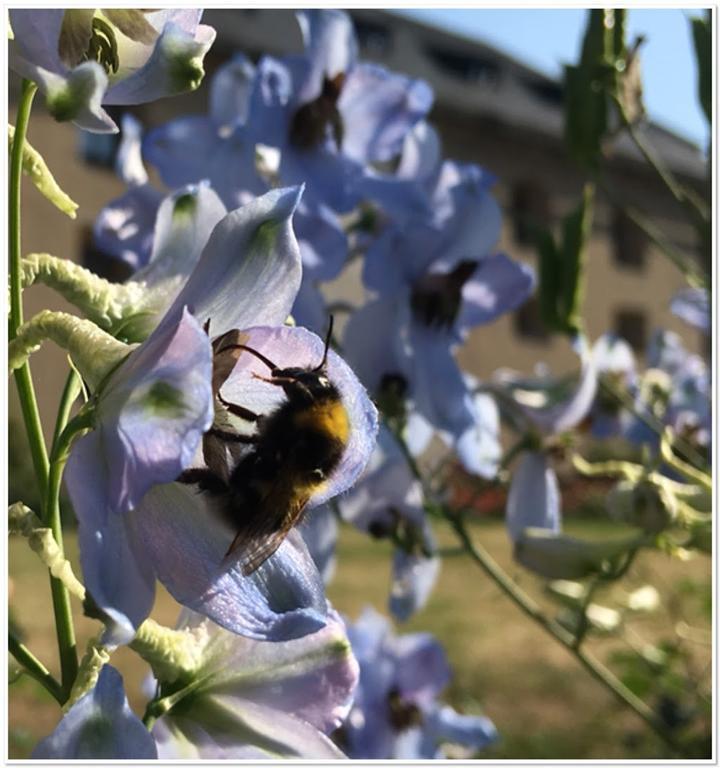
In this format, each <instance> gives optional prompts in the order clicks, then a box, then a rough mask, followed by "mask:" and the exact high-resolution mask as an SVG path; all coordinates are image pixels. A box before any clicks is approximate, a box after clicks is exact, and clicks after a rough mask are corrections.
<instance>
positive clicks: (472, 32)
mask: <svg viewBox="0 0 720 768" xmlns="http://www.w3.org/2000/svg"><path fill="white" fill-rule="evenodd" d="M396 12H397V13H403V14H408V15H410V16H412V17H414V18H416V19H418V20H420V21H424V22H426V23H430V24H434V25H436V26H442V27H445V28H447V29H450V30H451V31H453V32H457V33H459V34H463V35H465V36H467V37H473V38H476V39H478V40H482V41H484V42H486V43H488V44H490V45H492V46H494V47H495V48H498V49H500V50H501V51H504V52H505V53H508V54H509V55H511V56H513V57H514V58H516V59H519V60H521V61H523V62H525V63H526V64H528V65H529V66H531V67H533V68H535V69H538V70H540V71H541V72H545V73H546V74H548V75H552V76H559V75H560V74H561V72H562V65H563V63H572V62H574V61H576V60H577V57H578V54H579V51H580V45H581V42H582V35H583V31H584V26H585V21H586V14H587V12H586V11H585V10H584V9H582V8H563V9H553V10H543V9H534V8H533V9H523V8H514V9H511V8H508V9H503V10H499V9H492V8H473V9H471V8H464V9H453V10H446V9H434V8H418V9H410V8H404V9H397V10H396ZM699 13H701V11H700V10H694V9H682V10H679V9H672V8H664V9H645V8H643V9H640V8H635V9H632V10H631V11H630V13H629V19H628V29H629V39H630V40H632V39H633V38H634V36H635V35H638V34H643V35H645V37H646V40H647V42H646V43H645V45H644V46H643V47H642V49H641V54H642V72H643V83H644V87H645V104H646V107H647V110H648V112H649V114H650V116H651V118H652V119H653V120H655V121H657V122H658V123H660V124H661V125H664V126H665V127H667V128H669V129H671V130H673V131H675V132H676V133H679V134H681V135H683V136H685V137H686V138H688V139H690V140H691V141H694V142H695V143H697V144H699V145H700V146H701V147H703V148H704V147H705V146H706V144H707V138H708V128H707V125H706V123H705V118H704V116H703V114H702V112H701V110H700V107H699V106H698V103H697V99H696V95H695V94H696V74H695V60H694V53H693V49H692V37H691V33H690V24H689V22H688V18H689V16H690V15H691V14H699Z"/></svg>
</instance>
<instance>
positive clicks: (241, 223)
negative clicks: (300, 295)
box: [163, 187, 302, 336]
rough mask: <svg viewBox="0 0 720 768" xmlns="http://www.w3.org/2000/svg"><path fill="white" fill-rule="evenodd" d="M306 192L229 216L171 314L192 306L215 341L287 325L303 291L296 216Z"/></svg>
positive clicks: (280, 193) (281, 193)
mask: <svg viewBox="0 0 720 768" xmlns="http://www.w3.org/2000/svg"><path fill="white" fill-rule="evenodd" d="M301 194H302V188H300V187H294V188H290V189H276V190H273V191H272V192H268V193H267V194H266V195H263V196H262V197H260V198H257V199H256V200H253V201H252V202H251V203H248V204H247V205H245V206H243V207H242V208H239V209H237V210H236V211H232V212H231V213H229V214H228V215H227V216H226V217H225V218H224V219H223V220H222V221H221V222H220V223H219V224H218V225H217V226H216V227H215V229H214V230H213V232H212V235H211V236H210V239H209V241H208V243H207V245H206V246H205V249H204V250H203V253H202V256H201V258H200V261H199V262H198V264H197V267H196V268H195V270H194V271H193V273H192V274H191V275H190V278H189V279H188V281H187V283H186V284H185V286H184V287H183V289H182V291H180V294H179V295H178V296H177V298H176V299H175V302H174V304H173V305H172V307H171V308H170V309H169V310H168V312H167V314H166V316H165V319H164V320H163V323H166V322H172V321H173V318H175V317H176V316H177V315H178V314H179V313H180V311H181V310H182V307H184V306H186V305H187V306H189V307H191V308H192V310H193V313H194V314H195V316H196V317H197V318H198V320H199V321H200V322H201V323H203V324H204V323H205V322H206V321H207V320H210V329H211V334H212V335H213V336H218V335H220V334H222V333H224V332H225V331H229V330H232V329H235V328H247V327H249V326H251V325H258V324H262V323H270V324H278V323H283V322H285V320H286V319H287V316H288V315H289V314H290V310H291V309H292V305H293V302H294V301H295V295H296V294H297V292H298V288H299V287H300V279H301V274H302V268H301V264H300V250H299V248H298V244H297V241H296V239H295V234H294V233H293V228H292V215H293V213H294V211H295V208H296V206H297V204H298V201H299V199H300V195H301Z"/></svg>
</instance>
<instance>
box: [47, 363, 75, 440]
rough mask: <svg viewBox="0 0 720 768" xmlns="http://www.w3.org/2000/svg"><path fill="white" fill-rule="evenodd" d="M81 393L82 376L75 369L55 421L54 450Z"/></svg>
mask: <svg viewBox="0 0 720 768" xmlns="http://www.w3.org/2000/svg"><path fill="white" fill-rule="evenodd" d="M81 391H82V381H81V380H80V376H79V375H78V373H77V371H76V370H75V369H71V370H70V372H69V373H68V375H67V379H66V380H65V387H64V389H63V392H62V396H61V398H60V406H59V408H58V414H57V419H56V420H55V431H54V433H53V441H52V445H53V450H54V449H55V446H56V445H57V443H58V440H59V439H60V435H61V434H62V432H63V430H64V429H65V427H66V426H67V423H68V419H69V418H70V412H71V411H72V407H73V403H74V402H75V401H76V400H77V398H78V395H79V394H80V392H81Z"/></svg>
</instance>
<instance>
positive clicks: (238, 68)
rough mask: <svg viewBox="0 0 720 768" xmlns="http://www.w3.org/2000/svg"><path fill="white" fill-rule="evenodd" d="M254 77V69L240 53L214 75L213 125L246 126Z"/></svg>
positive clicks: (211, 110) (211, 87)
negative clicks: (244, 124) (237, 124)
mask: <svg viewBox="0 0 720 768" xmlns="http://www.w3.org/2000/svg"><path fill="white" fill-rule="evenodd" d="M254 77H255V67H254V66H253V64H252V62H251V61H250V60H249V59H248V58H247V57H246V56H245V55H244V54H242V53H236V54H235V55H234V56H233V58H232V59H231V60H230V61H229V62H228V63H227V64H224V65H223V66H222V67H220V69H218V71H217V72H216V73H215V74H214V75H213V79H212V84H211V85H210V117H211V118H212V120H213V122H214V123H215V124H216V125H218V126H221V125H234V124H236V123H239V124H243V123H245V121H246V120H247V116H248V107H249V104H250V94H251V91H252V87H253V80H254Z"/></svg>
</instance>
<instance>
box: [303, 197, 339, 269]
mask: <svg viewBox="0 0 720 768" xmlns="http://www.w3.org/2000/svg"><path fill="white" fill-rule="evenodd" d="M295 234H296V236H297V239H298V242H299V244H300V254H301V256H302V263H303V276H304V277H312V279H314V280H332V279H334V278H336V277H337V276H338V274H340V271H341V270H342V268H343V266H344V265H345V261H346V259H347V255H348V242H347V235H346V234H345V231H344V230H343V227H342V222H341V221H340V219H339V218H338V216H337V215H336V214H335V213H334V212H333V211H332V210H331V209H330V208H328V207H327V206H325V205H318V206H315V207H312V208H311V207H309V206H307V205H305V204H304V203H302V202H301V203H300V206H299V207H298V210H297V213H296V214H295Z"/></svg>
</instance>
